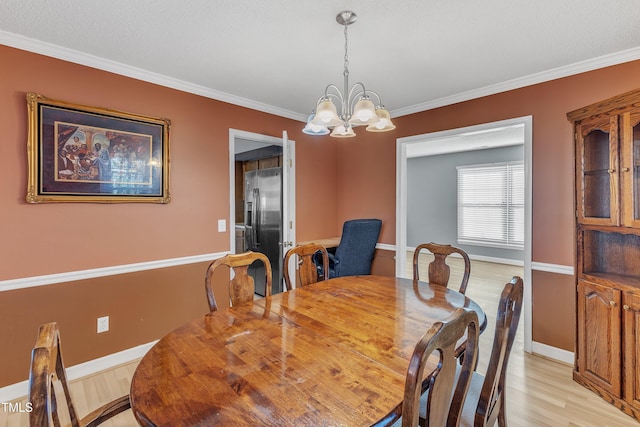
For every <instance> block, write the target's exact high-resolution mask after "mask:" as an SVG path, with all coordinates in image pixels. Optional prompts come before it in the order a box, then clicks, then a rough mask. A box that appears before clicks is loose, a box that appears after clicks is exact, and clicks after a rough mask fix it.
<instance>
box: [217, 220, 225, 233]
mask: <svg viewBox="0 0 640 427" xmlns="http://www.w3.org/2000/svg"><path fill="white" fill-rule="evenodd" d="M225 231H227V220H226V219H219V220H218V233H224V232H225Z"/></svg>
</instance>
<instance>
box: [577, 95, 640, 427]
mask: <svg viewBox="0 0 640 427" xmlns="http://www.w3.org/2000/svg"><path fill="white" fill-rule="evenodd" d="M567 117H568V118H569V120H570V121H571V122H572V123H573V124H574V129H575V154H576V157H575V160H576V161H575V171H576V172H575V173H576V188H575V190H576V191H575V203H576V233H577V236H576V241H577V246H576V250H577V253H576V264H577V265H576V282H577V283H576V286H577V305H576V306H577V342H576V351H575V367H574V373H573V378H574V380H575V381H577V382H578V383H580V384H582V385H584V386H585V387H587V388H589V389H591V390H593V391H594V392H596V393H598V394H599V395H600V396H602V397H603V398H604V399H606V400H607V401H609V402H611V403H612V404H614V405H615V406H616V407H618V408H619V409H621V410H622V411H624V412H625V413H627V414H628V415H630V416H632V417H634V418H636V419H638V420H640V367H639V365H638V363H639V362H640V343H639V342H638V331H639V328H640V124H639V123H640V89H638V90H634V91H631V92H628V93H625V94H622V95H619V96H616V97H613V98H609V99H606V100H604V101H602V102H598V103H596V104H592V105H589V106H587V107H584V108H580V109H578V110H576V111H572V112H570V113H568V114H567Z"/></svg>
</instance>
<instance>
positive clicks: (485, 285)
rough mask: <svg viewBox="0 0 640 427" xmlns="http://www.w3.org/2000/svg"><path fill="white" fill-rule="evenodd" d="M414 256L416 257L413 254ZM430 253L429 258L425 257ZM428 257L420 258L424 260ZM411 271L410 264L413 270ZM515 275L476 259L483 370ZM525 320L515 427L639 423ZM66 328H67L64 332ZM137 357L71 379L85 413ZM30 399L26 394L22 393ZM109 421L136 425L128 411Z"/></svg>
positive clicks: (515, 354) (515, 356)
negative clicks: (541, 350)
mask: <svg viewBox="0 0 640 427" xmlns="http://www.w3.org/2000/svg"><path fill="white" fill-rule="evenodd" d="M409 259H411V257H409ZM426 259H427V258H425V260H426ZM422 263H426V261H423V260H422V259H421V264H422ZM409 271H410V270H409ZM459 271H460V269H459V268H458V267H457V266H456V260H455V259H454V260H453V261H452V280H456V279H457V278H458V277H460V274H459ZM514 275H518V276H522V275H523V271H522V267H514V266H507V265H499V264H492V263H487V262H479V261H472V267H471V278H470V280H469V286H468V288H467V295H468V296H469V297H470V298H472V299H473V300H475V301H477V302H478V303H479V304H480V305H481V306H482V307H483V308H484V309H485V311H486V313H487V318H488V324H487V329H486V330H485V332H484V333H483V334H482V336H481V338H480V360H479V362H478V370H479V371H481V372H483V371H484V370H485V369H486V364H487V361H488V358H489V354H490V351H491V344H492V341H493V331H494V324H495V316H496V307H497V302H498V299H499V297H500V293H501V292H502V287H503V286H504V284H505V283H506V282H508V281H509V280H511V277H513V276H514ZM523 323H524V322H523V320H522V319H521V321H520V328H519V333H518V336H517V338H516V342H515V344H514V348H513V350H512V354H511V358H510V361H509V370H508V374H507V422H508V424H509V426H511V427H544V426H553V427H555V426H558V427H560V426H584V427H605V426H606V427H624V426H640V423H638V422H636V421H635V420H634V419H633V418H630V417H628V416H627V415H625V414H623V413H622V412H620V411H619V410H618V409H616V408H615V407H613V406H612V405H610V404H608V403H606V402H605V401H604V400H602V399H600V398H599V397H598V396H597V395H596V394H594V393H592V392H590V391H589V390H587V389H585V388H583V387H581V386H579V385H578V384H576V383H575V382H573V380H572V377H571V370H572V367H571V366H569V365H566V364H563V363H558V362H555V361H552V360H547V359H545V358H542V357H539V356H535V355H530V354H526V353H524V351H523V348H524V345H523V333H522V330H523ZM63 333H64V332H63ZM136 366H137V361H135V362H131V363H129V364H126V365H123V366H119V367H117V368H114V369H110V370H108V371H104V372H100V373H97V374H95V375H92V376H89V377H85V378H82V379H79V380H76V381H73V382H72V390H71V392H72V394H73V396H74V398H75V400H74V402H75V404H76V407H77V409H78V412H79V413H80V415H83V414H86V413H88V412H89V411H90V409H94V408H96V407H98V406H99V405H100V404H102V403H104V402H107V401H109V400H111V399H114V398H116V397H119V396H121V395H123V394H126V393H128V391H129V383H130V381H131V376H132V375H133V372H134V371H135V368H136ZM20 401H21V402H23V405H24V403H26V398H24V399H21V400H20ZM28 425H29V423H28V419H27V416H26V414H10V413H7V412H4V411H2V408H0V427H5V426H7V427H26V426H28ZM104 425H105V426H112V427H118V426H120V427H127V426H132V427H133V426H136V425H137V424H136V422H135V420H134V418H133V415H132V414H131V411H127V412H125V413H123V414H120V415H118V416H117V417H115V418H114V419H112V420H111V421H109V422H108V423H106V424H104Z"/></svg>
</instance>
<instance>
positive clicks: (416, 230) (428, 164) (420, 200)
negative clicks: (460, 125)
mask: <svg viewBox="0 0 640 427" xmlns="http://www.w3.org/2000/svg"><path fill="white" fill-rule="evenodd" d="M523 159H524V145H514V146H510V147H501V148H492V149H486V150H476V151H465V152H462V153H452V154H442V155H438V156H427V157H415V158H412V159H408V161H407V216H408V219H407V246H411V247H415V246H418V245H419V244H421V243H428V242H435V243H448V244H452V245H454V246H458V247H459V248H461V249H463V250H464V251H465V252H467V253H468V254H469V255H478V256H484V257H492V258H504V259H509V260H519V261H522V260H524V251H521V250H511V249H501V248H488V247H484V246H475V245H458V243H457V235H458V231H457V229H458V216H457V215H458V214H457V210H458V199H457V191H458V190H457V171H456V166H463V165H475V164H483V163H498V162H507V161H517V160H523Z"/></svg>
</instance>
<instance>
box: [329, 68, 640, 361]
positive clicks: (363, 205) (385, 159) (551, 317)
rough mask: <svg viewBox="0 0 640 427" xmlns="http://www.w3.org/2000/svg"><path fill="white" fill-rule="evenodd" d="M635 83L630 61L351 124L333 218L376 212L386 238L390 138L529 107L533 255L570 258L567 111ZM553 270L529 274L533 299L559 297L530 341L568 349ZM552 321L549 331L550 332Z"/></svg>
mask: <svg viewBox="0 0 640 427" xmlns="http://www.w3.org/2000/svg"><path fill="white" fill-rule="evenodd" d="M638 87H640V61H634V62H630V63H626V64H622V65H617V66H613V67H608V68H604V69H601V70H596V71H592V72H588V73H583V74H579V75H575V76H571V77H566V78H562V79H557V80H553V81H549V82H546V83H542V84H537V85H534V86H529V87H525V88H522V89H518V90H512V91H508V92H504V93H499V94H496V95H492V96H487V97H483V98H479V99H475V100H471V101H468V102H462V103H458V104H453V105H450V106H446V107H442V108H437V109H433V110H429V111H424V112H421V113H416V114H412V115H408V116H403V117H399V118H395V119H394V123H395V125H396V126H397V128H396V129H395V130H394V131H392V132H388V133H383V134H373V135H372V134H370V133H366V132H357V133H358V136H357V137H356V138H353V139H350V140H345V141H341V142H340V143H339V144H338V176H340V177H341V178H340V185H341V187H340V191H339V192H338V195H337V198H338V199H337V200H338V204H337V208H338V221H342V220H345V219H348V218H349V217H353V216H359V215H365V214H366V215H372V216H377V217H379V218H382V219H383V220H384V225H383V228H382V234H381V241H382V242H383V243H389V244H393V243H394V242H395V209H396V207H395V197H396V194H395V185H396V182H395V173H396V170H395V166H396V164H395V162H396V156H395V150H396V139H397V138H402V137H407V136H413V135H419V134H424V133H429V132H437V131H442V130H449V129H455V128H460V127H465V126H472V125H477V124H481V123H486V122H493V121H499V120H505V119H511V118H515V117H522V116H529V115H531V116H533V146H532V150H533V158H532V164H533V182H532V186H533V206H532V210H533V217H532V233H533V236H532V237H533V242H532V258H533V262H539V263H549V264H557V265H568V266H571V265H573V262H574V239H575V237H574V207H573V203H574V202H573V188H574V184H573V176H574V172H573V157H574V155H573V138H572V127H571V124H570V123H569V121H568V120H567V117H566V113H567V112H569V111H573V110H575V109H577V108H579V107H582V106H585V105H589V104H591V103H593V102H596V101H599V100H602V99H605V98H608V97H611V96H614V95H617V94H620V93H624V92H627V91H629V90H631V89H635V88H638ZM347 177H348V179H347ZM436 185H437V184H436ZM559 276H560V277H558V278H557V279H555V280H554V281H553V282H554V284H555V285H557V286H549V285H548V281H547V280H546V278H545V280H544V282H541V281H540V279H539V277H540V276H539V275H534V276H533V279H532V290H533V294H534V295H536V297H537V298H538V301H548V300H551V299H553V298H554V297H557V298H558V301H562V302H563V303H562V304H558V305H555V304H554V305H549V306H540V305H539V306H538V307H536V308H535V312H534V319H533V328H534V329H533V331H532V332H533V336H534V337H535V338H536V340H537V341H540V342H542V343H545V344H549V345H555V346H557V347H560V348H563V349H568V350H572V349H573V345H574V343H573V337H574V327H573V325H574V323H575V309H574V306H575V303H574V301H573V299H574V298H575V291H574V283H573V280H567V277H566V276H563V275H559ZM569 277H570V276H569ZM505 279H506V280H508V279H509V278H505ZM559 306H560V307H559ZM559 310H561V311H560V312H559ZM547 311H550V312H551V311H552V313H547ZM552 329H555V331H554V332H553V333H552V334H549V331H551V330H552ZM551 343H553V344H551Z"/></svg>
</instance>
